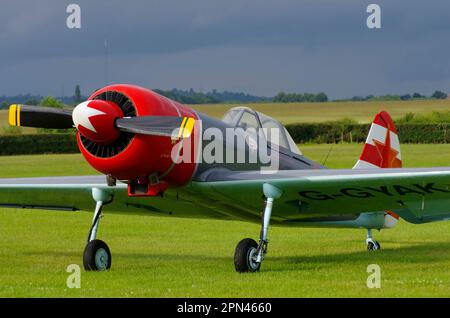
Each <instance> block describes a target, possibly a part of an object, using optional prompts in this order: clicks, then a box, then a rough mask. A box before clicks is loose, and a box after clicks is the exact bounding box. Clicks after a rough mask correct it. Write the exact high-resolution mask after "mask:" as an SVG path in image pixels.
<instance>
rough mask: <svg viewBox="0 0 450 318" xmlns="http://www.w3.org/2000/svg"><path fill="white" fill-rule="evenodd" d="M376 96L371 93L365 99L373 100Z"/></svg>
mask: <svg viewBox="0 0 450 318" xmlns="http://www.w3.org/2000/svg"><path fill="white" fill-rule="evenodd" d="M374 98H375V96H373V95H372V94H371V95H367V96H366V97H365V98H364V99H365V100H372V99H374Z"/></svg>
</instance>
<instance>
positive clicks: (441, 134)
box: [286, 123, 450, 144]
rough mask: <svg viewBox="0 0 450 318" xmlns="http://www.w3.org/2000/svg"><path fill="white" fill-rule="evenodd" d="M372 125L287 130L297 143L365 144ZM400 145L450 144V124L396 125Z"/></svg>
mask: <svg viewBox="0 0 450 318" xmlns="http://www.w3.org/2000/svg"><path fill="white" fill-rule="evenodd" d="M369 128H370V124H337V123H324V124H291V125H287V126H286V129H287V130H288V131H289V133H290V134H291V136H292V138H293V139H294V141H295V142H296V143H306V142H314V143H339V142H364V141H365V140H366V137H367V134H368V132H369ZM396 128H397V131H398V136H399V139H400V143H416V144H427V143H431V144H444V143H449V142H450V123H449V124H399V125H396Z"/></svg>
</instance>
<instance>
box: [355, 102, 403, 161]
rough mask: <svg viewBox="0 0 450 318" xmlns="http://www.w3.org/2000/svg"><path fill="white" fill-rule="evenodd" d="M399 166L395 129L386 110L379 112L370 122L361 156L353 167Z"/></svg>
mask: <svg viewBox="0 0 450 318" xmlns="http://www.w3.org/2000/svg"><path fill="white" fill-rule="evenodd" d="M401 167H402V157H401V153H400V142H399V140H398V135H397V129H395V125H394V122H393V121H392V118H391V116H390V115H389V114H388V113H387V112H385V111H382V112H379V113H378V114H377V115H376V116H375V119H374V120H373V122H372V126H371V127H370V131H369V135H368V136H367V139H366V143H365V145H364V148H363V151H362V153H361V156H360V157H359V160H358V162H356V164H355V166H354V167H353V169H371V168H401Z"/></svg>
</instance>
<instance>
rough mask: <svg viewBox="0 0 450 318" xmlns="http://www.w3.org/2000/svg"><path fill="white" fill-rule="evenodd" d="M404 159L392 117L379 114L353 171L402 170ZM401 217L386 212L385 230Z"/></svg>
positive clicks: (383, 112) (385, 113)
mask: <svg viewBox="0 0 450 318" xmlns="http://www.w3.org/2000/svg"><path fill="white" fill-rule="evenodd" d="M401 167H402V157H401V153H400V142H399V140H398V134H397V129H395V125H394V122H393V121H392V118H391V116H390V115H389V114H388V113H387V112H385V111H382V112H379V113H378V114H377V115H376V116H375V119H374V120H373V122H372V126H371V127H370V131H369V135H368V136H367V139H366V143H365V144H364V148H363V151H362V153H361V156H360V157H359V160H358V161H357V162H356V164H355V166H354V167H353V169H380V168H401ZM398 219H399V217H398V215H397V214H395V213H394V212H392V211H390V210H387V211H385V212H384V225H383V228H392V227H394V226H395V224H397V221H398Z"/></svg>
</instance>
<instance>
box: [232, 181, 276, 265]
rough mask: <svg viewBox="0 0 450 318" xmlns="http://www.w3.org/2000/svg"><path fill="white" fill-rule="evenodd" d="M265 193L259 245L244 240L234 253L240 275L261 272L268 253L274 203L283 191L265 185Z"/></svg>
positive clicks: (249, 240) (235, 263) (251, 240)
mask: <svg viewBox="0 0 450 318" xmlns="http://www.w3.org/2000/svg"><path fill="white" fill-rule="evenodd" d="M263 192H264V196H265V197H266V198H267V199H266V205H265V208H264V214H263V217H262V224H261V232H260V235H259V243H258V244H257V243H256V242H255V241H254V240H253V239H251V238H246V239H243V240H241V241H240V242H239V243H238V245H237V246H236V250H235V253H234V267H235V269H236V271H237V272H239V273H244V272H257V271H259V269H260V267H261V263H262V261H263V260H264V257H265V255H266V253H267V245H268V244H269V240H268V232H269V224H270V218H271V216H272V208H273V202H274V200H275V199H278V198H279V197H280V196H281V194H282V191H281V190H280V189H278V188H277V187H275V186H273V185H271V184H268V183H265V184H264V185H263Z"/></svg>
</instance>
